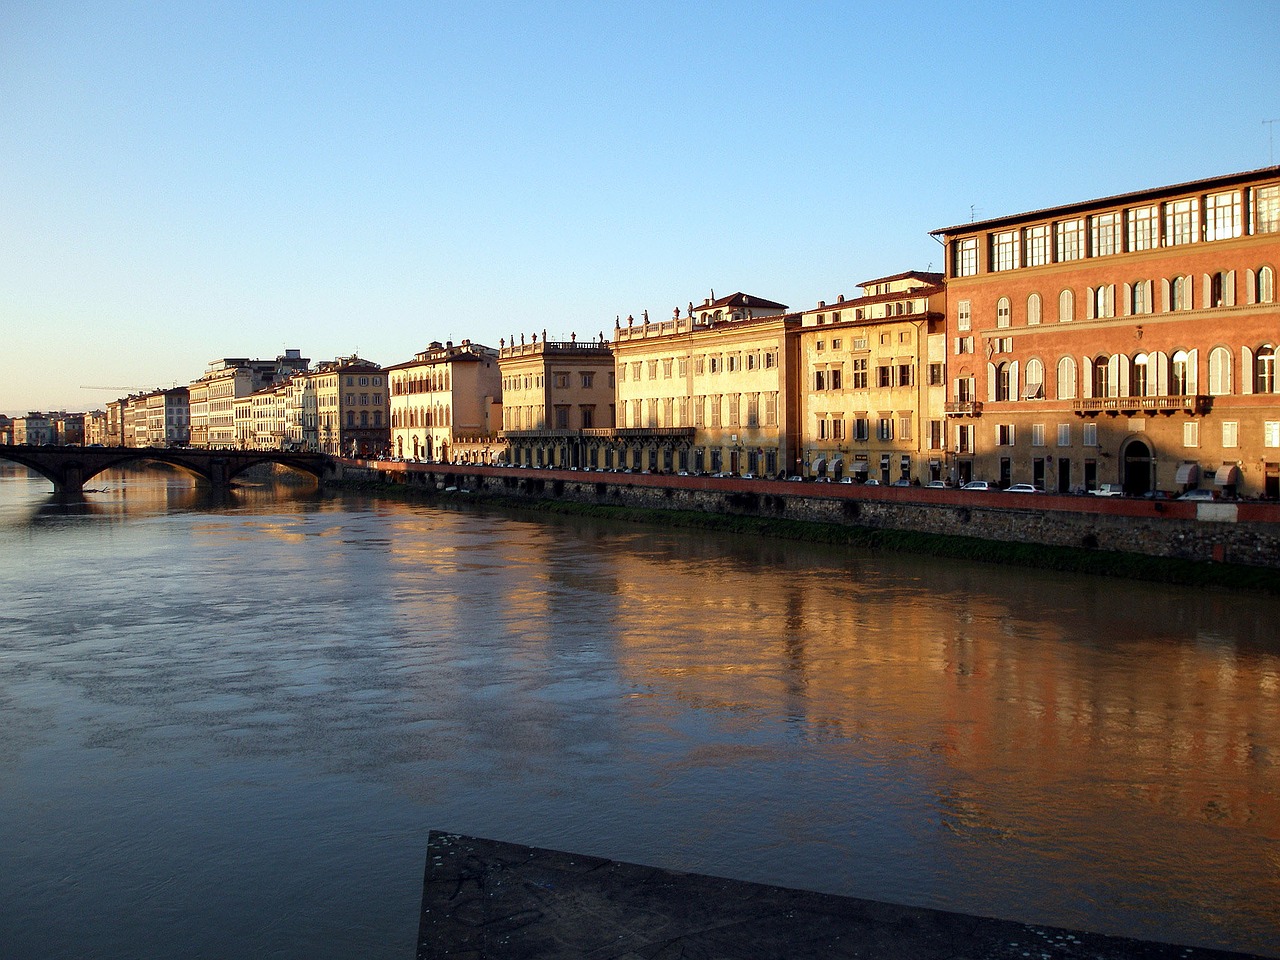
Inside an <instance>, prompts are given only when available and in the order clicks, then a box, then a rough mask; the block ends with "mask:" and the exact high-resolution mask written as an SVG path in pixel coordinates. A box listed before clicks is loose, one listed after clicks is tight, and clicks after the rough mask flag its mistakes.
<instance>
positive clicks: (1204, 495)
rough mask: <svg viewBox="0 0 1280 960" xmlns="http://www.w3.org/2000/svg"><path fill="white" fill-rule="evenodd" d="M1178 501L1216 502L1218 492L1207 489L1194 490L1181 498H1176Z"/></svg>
mask: <svg viewBox="0 0 1280 960" xmlns="http://www.w3.org/2000/svg"><path fill="white" fill-rule="evenodd" d="M1178 499H1179V500H1217V499H1218V491H1217V490H1210V489H1208V488H1207V487H1201V488H1198V489H1195V490H1188V491H1187V492H1186V493H1184V494H1183V495H1182V496H1180V497H1178Z"/></svg>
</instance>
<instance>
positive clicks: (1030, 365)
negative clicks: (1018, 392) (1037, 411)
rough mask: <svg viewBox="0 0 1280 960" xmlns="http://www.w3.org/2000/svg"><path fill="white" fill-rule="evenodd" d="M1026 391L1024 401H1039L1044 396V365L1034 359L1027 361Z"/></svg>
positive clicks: (1023, 395) (1024, 391) (1023, 394)
mask: <svg viewBox="0 0 1280 960" xmlns="http://www.w3.org/2000/svg"><path fill="white" fill-rule="evenodd" d="M1026 377H1027V382H1026V389H1024V390H1023V392H1022V397H1023V399H1024V400H1038V399H1039V398H1040V397H1043V396H1044V364H1043V363H1041V362H1040V361H1039V360H1037V359H1036V358H1035V357H1032V358H1031V359H1030V360H1028V361H1027V374H1026Z"/></svg>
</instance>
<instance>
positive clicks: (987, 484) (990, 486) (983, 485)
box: [960, 480, 1000, 491]
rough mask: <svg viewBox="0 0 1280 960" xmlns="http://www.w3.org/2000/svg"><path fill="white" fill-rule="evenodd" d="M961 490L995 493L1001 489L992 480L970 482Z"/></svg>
mask: <svg viewBox="0 0 1280 960" xmlns="http://www.w3.org/2000/svg"><path fill="white" fill-rule="evenodd" d="M960 489H961V490H992V491H995V490H999V489H1000V488H999V487H998V486H996V485H995V484H994V483H992V482H991V481H990V480H970V481H969V482H968V483H966V484H965V485H964V486H963V487H961V488H960Z"/></svg>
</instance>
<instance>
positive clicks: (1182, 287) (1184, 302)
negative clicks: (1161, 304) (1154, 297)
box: [1169, 277, 1191, 310]
mask: <svg viewBox="0 0 1280 960" xmlns="http://www.w3.org/2000/svg"><path fill="white" fill-rule="evenodd" d="M1169 309H1170V310H1190V309H1191V278H1190V277H1174V278H1173V279H1172V280H1170V281H1169Z"/></svg>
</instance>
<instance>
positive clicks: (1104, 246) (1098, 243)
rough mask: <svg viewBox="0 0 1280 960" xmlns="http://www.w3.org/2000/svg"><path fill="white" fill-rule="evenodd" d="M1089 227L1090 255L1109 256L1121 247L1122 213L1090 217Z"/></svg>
mask: <svg viewBox="0 0 1280 960" xmlns="http://www.w3.org/2000/svg"><path fill="white" fill-rule="evenodd" d="M1089 227H1090V230H1089V256H1091V257H1109V256H1111V254H1113V253H1115V252H1116V251H1118V250H1119V249H1120V214H1118V213H1100V214H1098V215H1097V216H1093V217H1090V218H1089Z"/></svg>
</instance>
